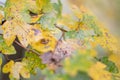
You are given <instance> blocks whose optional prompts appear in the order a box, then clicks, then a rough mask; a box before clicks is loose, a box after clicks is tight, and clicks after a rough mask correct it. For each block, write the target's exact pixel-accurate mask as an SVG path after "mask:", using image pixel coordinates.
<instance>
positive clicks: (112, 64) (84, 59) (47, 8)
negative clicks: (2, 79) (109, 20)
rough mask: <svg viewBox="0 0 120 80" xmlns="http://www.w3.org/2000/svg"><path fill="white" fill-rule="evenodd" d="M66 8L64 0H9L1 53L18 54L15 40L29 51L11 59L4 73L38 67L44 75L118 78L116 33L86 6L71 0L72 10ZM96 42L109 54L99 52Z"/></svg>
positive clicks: (48, 79) (45, 78)
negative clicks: (64, 8) (105, 25)
mask: <svg viewBox="0 0 120 80" xmlns="http://www.w3.org/2000/svg"><path fill="white" fill-rule="evenodd" d="M62 8H63V6H62V3H61V1H60V0H57V1H56V2H52V1H51V0H7V1H6V3H5V5H4V7H3V8H2V9H1V12H4V14H1V13H0V25H1V26H2V27H1V28H0V29H2V32H3V33H2V34H1V35H0V51H1V54H2V55H4V56H8V55H11V56H13V54H16V52H17V51H16V50H15V47H14V46H13V42H14V43H15V44H17V45H18V46H20V47H22V48H24V49H25V52H24V54H25V55H24V57H23V58H22V59H20V61H17V59H16V60H9V61H8V62H7V63H6V64H5V65H4V66H3V68H2V71H3V73H6V74H7V73H9V78H10V80H20V78H21V77H22V78H30V75H31V74H32V75H36V74H37V73H36V69H37V68H39V69H40V73H41V75H40V78H41V79H42V80H119V79H120V62H119V61H120V59H119V57H120V51H119V50H120V47H119V43H118V39H117V38H116V37H115V36H113V35H112V34H111V33H110V32H109V31H108V30H107V29H106V28H105V27H104V26H103V25H101V23H100V22H99V21H98V20H97V19H96V17H95V16H93V14H92V13H91V12H90V11H89V10H87V9H86V8H85V7H84V6H81V7H77V6H75V5H70V8H71V14H64V13H63V12H62ZM17 39H18V40H17ZM98 46H100V47H102V48H103V49H104V50H105V51H107V53H106V56H103V57H102V58H98V57H99V54H100V52H99V51H97V50H96V48H97V47H98ZM1 65H2V57H0V66H1Z"/></svg>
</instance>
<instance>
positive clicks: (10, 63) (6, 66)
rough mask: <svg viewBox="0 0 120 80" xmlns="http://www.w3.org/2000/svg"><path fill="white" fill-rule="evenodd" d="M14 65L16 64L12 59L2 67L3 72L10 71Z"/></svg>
mask: <svg viewBox="0 0 120 80" xmlns="http://www.w3.org/2000/svg"><path fill="white" fill-rule="evenodd" d="M13 65H14V61H13V60H11V61H9V62H8V63H7V64H5V65H4V67H3V69H2V71H3V73H9V72H10V71H11V68H12V67H13Z"/></svg>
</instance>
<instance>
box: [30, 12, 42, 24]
mask: <svg viewBox="0 0 120 80" xmlns="http://www.w3.org/2000/svg"><path fill="white" fill-rule="evenodd" d="M42 15H43V14H39V15H35V16H32V19H31V23H35V22H36V21H38V20H39V19H40V17H41V16H42Z"/></svg>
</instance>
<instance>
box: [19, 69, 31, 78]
mask: <svg viewBox="0 0 120 80" xmlns="http://www.w3.org/2000/svg"><path fill="white" fill-rule="evenodd" d="M20 74H21V76H22V77H23V78H30V73H29V70H28V69H27V68H26V67H23V68H22V69H21V70H20Z"/></svg>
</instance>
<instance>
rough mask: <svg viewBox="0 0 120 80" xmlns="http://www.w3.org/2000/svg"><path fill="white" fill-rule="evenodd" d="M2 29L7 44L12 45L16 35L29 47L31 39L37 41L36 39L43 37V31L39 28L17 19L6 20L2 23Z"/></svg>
mask: <svg viewBox="0 0 120 80" xmlns="http://www.w3.org/2000/svg"><path fill="white" fill-rule="evenodd" d="M2 29H3V37H4V39H5V42H6V43H7V45H11V44H12V43H13V41H14V40H15V38H16V37H18V39H19V41H20V42H21V44H22V45H23V46H25V47H27V45H28V44H29V43H31V41H32V42H33V41H34V42H36V40H35V39H40V38H41V31H40V30H39V29H37V28H34V26H31V25H29V24H27V23H25V22H23V21H20V20H17V19H13V20H10V21H6V22H5V23H4V24H3V25H2Z"/></svg>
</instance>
